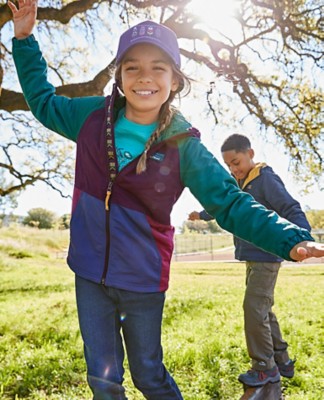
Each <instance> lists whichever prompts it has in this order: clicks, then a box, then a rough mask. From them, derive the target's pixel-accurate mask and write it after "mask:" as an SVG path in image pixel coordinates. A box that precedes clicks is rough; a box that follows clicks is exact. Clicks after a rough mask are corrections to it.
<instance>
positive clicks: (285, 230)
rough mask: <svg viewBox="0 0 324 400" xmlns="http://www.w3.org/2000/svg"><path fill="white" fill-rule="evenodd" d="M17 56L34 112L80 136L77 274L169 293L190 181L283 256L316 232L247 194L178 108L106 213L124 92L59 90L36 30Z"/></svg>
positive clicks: (209, 203)
mask: <svg viewBox="0 0 324 400" xmlns="http://www.w3.org/2000/svg"><path fill="white" fill-rule="evenodd" d="M13 56H14V60H15V63H16V68H17V72H18V76H19V80H20V84H21V87H22V90H23V93H24V96H25V98H26V101H27V103H28V105H29V107H30V109H31V111H32V113H33V114H34V116H35V117H36V118H37V119H38V120H39V121H40V122H41V123H42V124H43V125H44V126H46V127H47V128H49V129H51V130H52V131H54V132H57V133H58V134H60V135H62V136H64V137H66V138H68V139H70V140H73V141H75V142H76V144H77V155H76V167H75V188H74V194H73V207H72V217H71V226H70V229H71V232H70V236H71V238H70V247H69V254H68V260H67V261H68V264H69V266H70V268H71V269H72V270H73V271H74V272H75V273H76V274H78V275H79V276H81V277H83V278H86V279H89V280H92V281H94V282H98V283H100V282H101V283H103V284H105V285H108V286H112V287H116V288H119V289H125V290H130V291H135V292H158V291H165V290H166V289H167V288H168V282H169V269H170V260H171V256H172V251H173V235H174V228H173V227H172V226H171V224H170V214H171V211H172V208H173V205H174V204H175V202H176V201H177V200H178V198H179V196H180V195H181V193H182V191H183V189H184V187H188V188H189V189H190V190H191V192H192V193H193V195H194V196H195V197H196V198H197V199H198V200H199V201H200V202H201V204H202V205H203V207H204V208H205V209H206V210H207V211H208V213H209V214H211V215H212V216H213V217H214V218H216V220H217V222H218V223H219V225H220V226H221V227H223V228H224V229H226V230H228V231H229V232H232V233H234V234H235V235H236V236H239V237H242V238H243V239H244V240H247V241H251V242H253V243H254V244H256V245H257V246H260V247H264V248H265V249H266V250H267V251H269V252H272V253H275V254H278V255H280V256H281V257H283V258H286V259H288V260H289V259H290V258H289V252H290V250H291V248H292V247H293V246H294V245H295V244H297V243H299V242H301V241H303V240H313V239H312V237H311V236H310V234H309V233H308V231H307V230H305V229H301V228H298V227H297V226H295V225H293V224H291V223H289V222H287V221H284V220H282V219H280V218H279V217H278V216H277V215H276V214H275V213H273V212H271V211H267V210H266V209H265V208H264V207H263V206H262V205H260V204H259V203H257V202H255V201H254V200H253V198H252V196H250V195H249V194H246V193H243V192H242V191H241V189H240V188H239V187H238V185H237V183H236V181H235V180H234V179H233V178H232V177H231V176H230V174H229V173H228V172H227V171H226V170H225V169H224V168H223V167H222V166H221V165H220V164H219V162H218V161H217V160H216V159H215V157H214V156H213V155H212V154H211V153H210V152H209V151H208V150H207V149H206V148H205V146H204V145H203V144H202V143H201V141H200V135H199V132H198V131H197V130H196V129H194V128H193V127H192V126H191V125H190V124H189V123H188V122H187V121H186V120H185V119H184V117H183V116H182V115H181V114H180V113H178V114H177V115H176V116H175V117H174V119H173V121H172V123H171V125H170V126H169V127H168V128H167V129H166V130H165V131H164V132H163V133H162V136H161V138H160V139H159V141H158V142H157V143H155V144H154V145H153V146H152V148H151V149H150V150H149V152H148V162H147V170H146V171H145V172H144V173H142V174H140V175H137V174H136V172H135V168H136V164H137V159H135V160H133V161H132V162H130V163H129V164H128V165H127V166H126V167H125V168H123V169H122V170H121V171H120V172H119V173H118V174H117V177H116V179H115V181H114V184H113V186H112V191H111V196H110V200H109V211H107V210H106V209H105V197H106V191H107V187H108V185H109V174H108V172H107V171H108V156H107V146H106V125H107V120H108V121H109V122H110V123H111V124H112V127H113V121H114V119H115V118H116V116H117V115H118V112H119V110H120V109H121V107H122V106H124V104H125V99H124V98H119V99H117V100H116V101H114V103H113V104H112V101H113V99H112V98H111V97H110V96H108V97H106V98H105V97H100V96H98V97H84V98H73V99H70V98H66V97H63V96H57V95H56V94H55V88H54V87H53V86H52V85H51V84H50V83H49V82H48V81H47V65H46V62H45V60H44V58H43V57H42V54H41V52H40V49H39V46H38V43H37V42H36V40H35V38H34V36H33V35H31V36H29V37H28V38H26V39H24V40H16V39H13ZM108 109H113V112H108V111H107V110H108ZM112 132H113V130H112Z"/></svg>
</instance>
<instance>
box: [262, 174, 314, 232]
mask: <svg viewBox="0 0 324 400" xmlns="http://www.w3.org/2000/svg"><path fill="white" fill-rule="evenodd" d="M261 178H262V180H263V181H262V185H261V186H262V192H263V198H264V205H265V206H266V207H267V208H269V209H271V210H274V211H275V212H276V213H277V214H279V215H280V216H281V217H283V218H285V219H287V220H288V221H290V222H293V223H294V224H296V225H298V226H300V227H302V228H305V229H307V230H308V231H310V230H311V227H310V225H309V223H308V221H307V218H306V215H305V213H304V212H303V210H302V209H301V206H300V204H299V203H298V201H297V200H295V199H294V198H293V197H292V196H291V195H290V193H289V192H288V191H287V189H286V188H285V185H284V183H283V182H282V180H281V179H280V177H279V176H278V175H277V174H275V173H274V172H273V171H272V169H271V168H269V171H267V172H266V171H265V173H263V174H262V175H261Z"/></svg>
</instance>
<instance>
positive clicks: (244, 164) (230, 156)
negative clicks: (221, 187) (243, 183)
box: [222, 149, 255, 180]
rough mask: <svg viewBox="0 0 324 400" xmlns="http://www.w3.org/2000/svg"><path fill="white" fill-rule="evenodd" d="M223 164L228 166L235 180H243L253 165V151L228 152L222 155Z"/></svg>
mask: <svg viewBox="0 0 324 400" xmlns="http://www.w3.org/2000/svg"><path fill="white" fill-rule="evenodd" d="M222 156H223V159H224V161H225V164H226V165H227V166H228V168H229V170H230V171H231V173H232V175H234V176H235V178H236V179H237V180H239V179H245V178H246V177H247V176H248V174H249V172H250V171H251V169H252V168H254V166H255V163H254V161H253V157H254V151H253V150H252V149H249V150H246V151H244V152H243V151H235V150H228V151H224V152H223V153H222Z"/></svg>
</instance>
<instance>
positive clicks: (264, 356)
mask: <svg viewBox="0 0 324 400" xmlns="http://www.w3.org/2000/svg"><path fill="white" fill-rule="evenodd" d="M280 265H281V264H280V263H266V262H251V261H248V262H246V290H245V297H244V302H243V309H244V330H245V338H246V344H247V349H248V353H249V356H250V358H251V359H252V368H253V369H256V370H261V371H264V370H266V369H270V368H272V367H273V366H274V365H275V364H276V363H279V364H281V363H285V362H287V361H288V360H289V355H288V352H287V347H288V344H287V342H285V341H284V340H283V338H282V336H281V332H280V327H279V323H278V321H277V318H276V316H275V314H274V313H273V312H272V306H273V304H274V289H275V285H276V281H277V276H278V272H279V268H280Z"/></svg>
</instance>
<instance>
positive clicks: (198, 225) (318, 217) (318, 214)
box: [181, 210, 324, 234]
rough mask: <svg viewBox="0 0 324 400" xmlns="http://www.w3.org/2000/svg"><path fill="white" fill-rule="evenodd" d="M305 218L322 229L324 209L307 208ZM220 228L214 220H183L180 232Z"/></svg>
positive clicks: (214, 231)
mask: <svg viewBox="0 0 324 400" xmlns="http://www.w3.org/2000/svg"><path fill="white" fill-rule="evenodd" d="M306 216H307V219H308V221H309V223H310V226H311V227H312V229H324V210H308V211H306ZM222 231H223V230H222V228H220V226H219V225H218V224H217V222H216V221H215V220H212V221H208V222H206V221H202V220H197V221H184V222H183V224H182V228H181V233H183V234H185V233H220V232H222Z"/></svg>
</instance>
